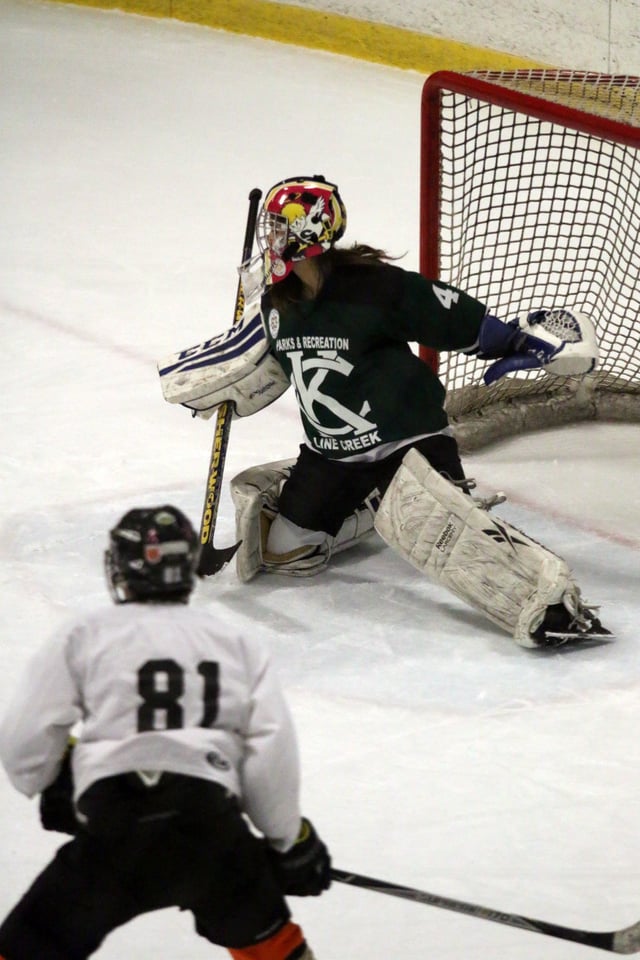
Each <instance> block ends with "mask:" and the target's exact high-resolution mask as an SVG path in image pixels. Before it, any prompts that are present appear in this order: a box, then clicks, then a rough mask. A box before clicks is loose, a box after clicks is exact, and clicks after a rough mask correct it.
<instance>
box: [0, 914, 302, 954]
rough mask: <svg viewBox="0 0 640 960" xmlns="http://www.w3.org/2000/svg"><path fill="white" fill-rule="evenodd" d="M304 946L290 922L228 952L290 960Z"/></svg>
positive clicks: (295, 924)
mask: <svg viewBox="0 0 640 960" xmlns="http://www.w3.org/2000/svg"><path fill="white" fill-rule="evenodd" d="M303 944H304V937H303V935H302V930H301V929H300V927H299V926H298V924H297V923H291V921H289V922H288V923H285V925H284V927H281V928H280V930H278V932H277V933H274V935H273V936H272V937H269V939H268V940H263V941H262V943H256V944H255V945H254V946H253V947H243V948H242V949H241V950H238V949H232V948H231V947H229V948H228V950H229V953H230V954H231V956H232V957H233V960H289V957H291V955H292V954H293V952H294V950H297V949H299V948H300V947H302V946H303ZM0 960H1V958H0Z"/></svg>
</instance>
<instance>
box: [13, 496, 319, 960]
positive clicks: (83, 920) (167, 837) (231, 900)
mask: <svg viewBox="0 0 640 960" xmlns="http://www.w3.org/2000/svg"><path fill="white" fill-rule="evenodd" d="M197 553H198V538H197V536H196V534H195V532H194V530H193V527H192V526H191V524H190V522H189V521H188V519H187V518H186V517H185V516H184V514H182V513H181V512H180V511H179V510H177V509H176V508H175V507H171V506H162V507H157V508H151V509H134V510H130V511H129V512H128V513H127V514H125V516H124V517H123V518H122V520H121V521H120V523H119V524H117V526H116V527H115V528H114V529H113V530H112V531H111V534H110V543H109V548H108V549H107V551H106V555H105V558H106V573H107V580H108V583H109V586H110V589H111V592H112V596H113V599H114V600H115V602H116V605H115V606H110V607H108V608H106V609H105V610H102V611H99V612H97V613H95V614H93V615H90V616H86V617H84V618H82V619H80V620H79V621H77V622H75V623H73V624H71V625H69V626H67V627H65V628H64V629H62V630H61V631H59V632H58V633H57V634H56V635H55V636H54V637H53V638H52V639H51V640H50V641H49V642H48V643H47V644H46V645H45V646H44V647H43V648H42V649H41V650H40V651H39V652H38V653H37V654H36V655H35V656H34V657H33V658H32V661H31V663H30V665H29V669H28V671H27V672H26V674H25V676H24V679H23V680H22V682H21V684H20V685H19V687H18V688H17V689H16V691H15V693H14V696H13V698H12V702H11V703H10V705H9V707H8V709H7V711H6V714H5V717H4V719H3V722H2V725H1V727H0V759H1V760H2V763H3V765H4V767H5V769H6V771H7V774H8V776H9V778H10V779H11V781H12V783H13V784H14V786H15V787H16V788H17V789H18V790H20V791H21V792H22V793H24V794H26V795H27V796H29V797H32V796H35V795H38V794H40V796H41V800H40V814H41V819H42V823H43V826H44V827H45V828H46V829H53V830H61V831H63V832H67V833H71V834H73V839H71V840H70V841H68V842H67V843H66V844H65V845H64V846H62V847H61V848H60V849H59V850H58V852H57V854H56V855H55V857H54V859H53V860H52V861H51V863H50V864H49V865H48V866H47V867H45V869H44V870H43V871H42V872H41V873H40V875H39V876H38V877H37V878H36V880H35V882H34V883H33V885H32V886H31V887H30V889H29V890H28V891H27V892H26V894H25V895H24V896H23V897H22V899H21V900H20V901H19V902H18V904H17V905H16V906H15V907H14V909H13V910H12V911H11V913H10V914H9V916H8V917H7V918H6V919H5V920H4V922H3V923H2V925H0V960H84V958H86V957H89V956H91V955H92V954H93V953H94V952H95V951H96V950H97V949H98V948H99V946H100V944H101V942H102V941H103V939H104V938H105V937H106V936H107V935H108V934H109V933H110V932H111V931H112V930H114V929H115V928H116V927H119V926H122V925H123V924H125V923H127V922H128V921H129V920H132V919H133V918H134V917H136V916H138V915H140V914H142V913H146V912H149V911H152V910H157V909H162V908H165V907H179V908H181V909H185V910H190V911H191V912H192V914H193V916H194V919H195V926H196V930H197V932H198V933H199V934H200V935H201V936H203V937H205V938H206V939H207V940H209V941H210V942H211V943H213V944H217V945H219V946H224V947H226V948H227V949H228V951H229V953H230V954H231V956H232V957H233V958H234V960H313V954H312V952H311V949H310V948H309V947H308V945H307V943H306V941H305V939H304V935H303V932H302V930H301V929H300V927H299V926H298V925H297V924H296V923H294V922H293V921H292V919H291V914H290V911H289V908H288V906H287V903H286V900H285V896H286V895H289V894H292V895H299V896H307V895H313V896H315V895H317V894H320V893H321V892H322V891H323V890H325V889H327V888H328V886H329V884H330V858H329V854H328V852H327V848H326V847H325V845H324V843H322V841H321V840H320V838H319V837H318V835H317V834H316V832H315V830H314V828H313V826H312V825H311V823H310V822H309V821H308V820H307V819H306V818H304V817H302V816H301V814H300V809H299V759H298V752H297V745H296V738H295V732H294V729H293V725H292V721H291V716H290V713H289V710H288V708H287V705H286V703H285V700H284V697H283V694H282V692H281V689H280V687H279V684H278V681H277V679H276V678H275V676H274V673H273V669H272V667H271V665H270V662H269V657H268V654H267V652H266V650H265V649H264V648H263V647H262V645H261V644H260V643H258V642H256V640H255V639H254V638H253V637H252V639H251V640H248V639H247V638H246V637H245V636H243V635H241V634H238V633H237V632H235V631H233V630H231V629H229V628H228V627H227V626H226V625H225V617H224V611H223V610H218V611H217V615H216V612H211V611H210V610H207V611H204V610H196V609H194V608H190V607H188V606H187V605H186V604H187V602H188V599H189V595H190V593H191V590H192V589H193V585H194V571H195V566H196V563H197ZM72 733H73V734H75V736H74V738H73V739H74V746H73V747H71V748H70V747H69V746H68V744H69V742H70V740H69V738H70V735H71V734H72Z"/></svg>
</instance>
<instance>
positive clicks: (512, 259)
mask: <svg viewBox="0 0 640 960" xmlns="http://www.w3.org/2000/svg"><path fill="white" fill-rule="evenodd" d="M420 177H421V182H420V270H421V272H422V273H423V274H424V275H425V276H427V277H431V278H434V279H435V278H440V279H442V280H446V281H448V282H449V283H452V284H454V285H455V286H458V287H460V288H462V289H463V290H465V291H467V292H468V293H471V294H472V295H473V296H475V297H477V298H478V299H479V300H482V301H483V302H484V303H486V304H487V308H488V310H489V311H490V312H491V313H494V314H496V315H497V316H499V317H500V318H501V319H504V320H510V319H513V318H514V317H517V316H526V314H527V313H529V311H531V310H534V309H539V308H553V307H566V308H569V309H575V310H579V311H581V312H584V313H587V314H589V316H590V317H591V318H592V320H593V321H594V324H595V326H596V331H597V335H598V340H599V344H600V363H599V366H598V369H597V370H596V371H595V372H594V373H592V374H589V375H588V376H587V377H583V378H576V379H567V378H559V377H551V376H548V375H546V374H544V373H542V372H541V371H535V372H527V373H521V374H518V375H511V376H508V377H506V378H503V379H502V380H500V381H498V382H497V383H495V384H493V385H492V386H490V387H486V386H484V384H483V382H482V373H483V372H484V370H485V369H486V363H483V362H481V361H478V360H475V359H474V358H469V357H466V356H464V355H463V354H458V353H450V354H447V353H445V354H440V355H437V354H434V353H433V351H429V350H427V349H425V348H424V347H421V348H420V354H421V356H422V357H423V359H425V360H427V361H428V362H430V363H432V364H433V365H434V366H436V367H437V368H438V370H439V373H440V376H441V377H442V379H443V381H444V384H445V387H446V389H447V409H448V412H449V416H450V418H451V421H452V423H453V425H454V428H455V431H456V435H457V436H458V440H459V442H460V446H461V448H462V449H463V450H471V449H475V448H477V447H480V446H482V445H484V444H486V443H489V442H491V441H493V440H497V439H499V438H501V437H505V436H508V435H511V434H514V433H518V432H521V431H523V430H527V429H542V428H545V427H549V426H556V425H558V424H563V423H569V422H574V421H578V420H586V419H603V420H622V421H635V422H640V78H638V77H625V76H613V75H608V74H600V73H587V72H581V71H568V70H515V71H477V72H474V73H469V74H458V73H453V72H449V71H439V72H438V73H434V74H432V75H431V76H430V77H429V78H428V79H427V80H426V82H425V84H424V87H423V93H422V116H421V170H420Z"/></svg>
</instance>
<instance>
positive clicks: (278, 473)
mask: <svg viewBox="0 0 640 960" xmlns="http://www.w3.org/2000/svg"><path fill="white" fill-rule="evenodd" d="M294 463H295V460H277V461H274V462H273V463H265V464H262V465H260V466H257V467H250V468H249V469H248V470H245V471H243V473H239V474H238V475H237V476H236V477H234V478H233V480H232V481H231V498H232V500H233V503H234V506H235V508H236V539H237V540H240V541H241V544H240V547H239V548H238V551H237V553H236V571H237V574H238V578H239V579H240V580H242V581H243V582H245V583H246V582H247V581H249V580H251V579H252V578H253V577H254V576H255V575H256V573H258V572H260V571H265V572H267V573H280V574H283V575H285V576H290V577H309V576H313V575H314V574H316V573H319V572H320V571H321V570H322V569H323V568H324V567H325V566H326V565H327V563H328V561H329V559H330V557H331V556H332V555H333V554H334V553H339V552H340V551H341V550H346V549H347V548H349V547H351V546H353V545H354V544H355V543H357V542H358V540H361V539H362V538H363V537H365V536H367V535H368V534H370V533H372V532H373V516H374V510H375V506H376V503H375V501H374V500H373V497H371V498H367V500H366V501H365V502H364V503H363V504H362V505H361V506H360V507H359V508H358V509H357V510H355V511H354V512H353V513H352V514H351V515H350V516H348V517H347V518H346V520H345V521H344V523H343V524H342V526H341V528H340V530H339V531H338V533H337V535H336V536H335V537H331V536H329V534H324V535H323V534H322V533H321V532H318V531H307V530H303V529H302V528H299V527H296V525H295V524H292V523H288V522H287V521H285V520H284V518H280V519H281V521H282V523H283V524H285V523H286V529H285V530H280V529H278V528H277V527H276V528H274V534H276V533H277V534H278V535H277V536H274V537H271V538H270V537H269V531H270V527H271V525H272V523H274V521H275V523H276V525H277V520H276V519H275V518H277V517H278V497H279V495H280V490H281V489H282V484H283V483H284V481H285V480H286V479H287V477H288V476H289V473H290V470H291V467H292V466H293V464H294ZM296 531H299V539H298V541H296ZM283 543H284V544H285V552H280V551H281V547H282V544H283ZM274 547H275V549H277V550H278V551H279V552H278V553H276V552H274Z"/></svg>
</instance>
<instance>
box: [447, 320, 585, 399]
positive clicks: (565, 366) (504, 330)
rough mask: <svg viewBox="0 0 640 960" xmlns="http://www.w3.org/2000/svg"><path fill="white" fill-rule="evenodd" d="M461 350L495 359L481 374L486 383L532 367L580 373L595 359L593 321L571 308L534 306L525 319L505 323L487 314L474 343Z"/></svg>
mask: <svg viewBox="0 0 640 960" xmlns="http://www.w3.org/2000/svg"><path fill="white" fill-rule="evenodd" d="M464 352H465V353H470V354H474V355H476V356H478V357H479V358H480V359H481V360H497V362H496V363H493V364H492V365H491V366H490V367H489V369H488V370H487V371H486V373H485V375H484V382H485V383H486V384H487V386H489V385H490V384H492V383H495V381H496V380H499V379H500V377H503V376H505V374H507V373H517V372H518V371H521V370H533V369H535V368H542V370H544V372H545V373H548V374H553V375H555V376H560V377H572V376H573V377H575V376H584V375H585V374H587V373H591V371H592V370H595V368H596V365H597V362H598V343H597V340H596V334H595V330H594V327H593V323H592V322H591V320H590V319H589V317H588V316H586V314H584V313H577V312H574V311H571V310H535V311H534V312H533V313H530V314H529V315H528V317H527V319H526V320H523V319H517V320H511V321H509V323H503V322H502V321H501V320H498V318H497V317H493V316H491V315H490V314H487V316H486V317H485V318H484V320H483V321H482V324H481V325H480V332H479V334H478V341H477V343H476V344H475V345H474V347H473V348H472V349H471V350H465V351H464ZM498 358H499V359H498Z"/></svg>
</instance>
